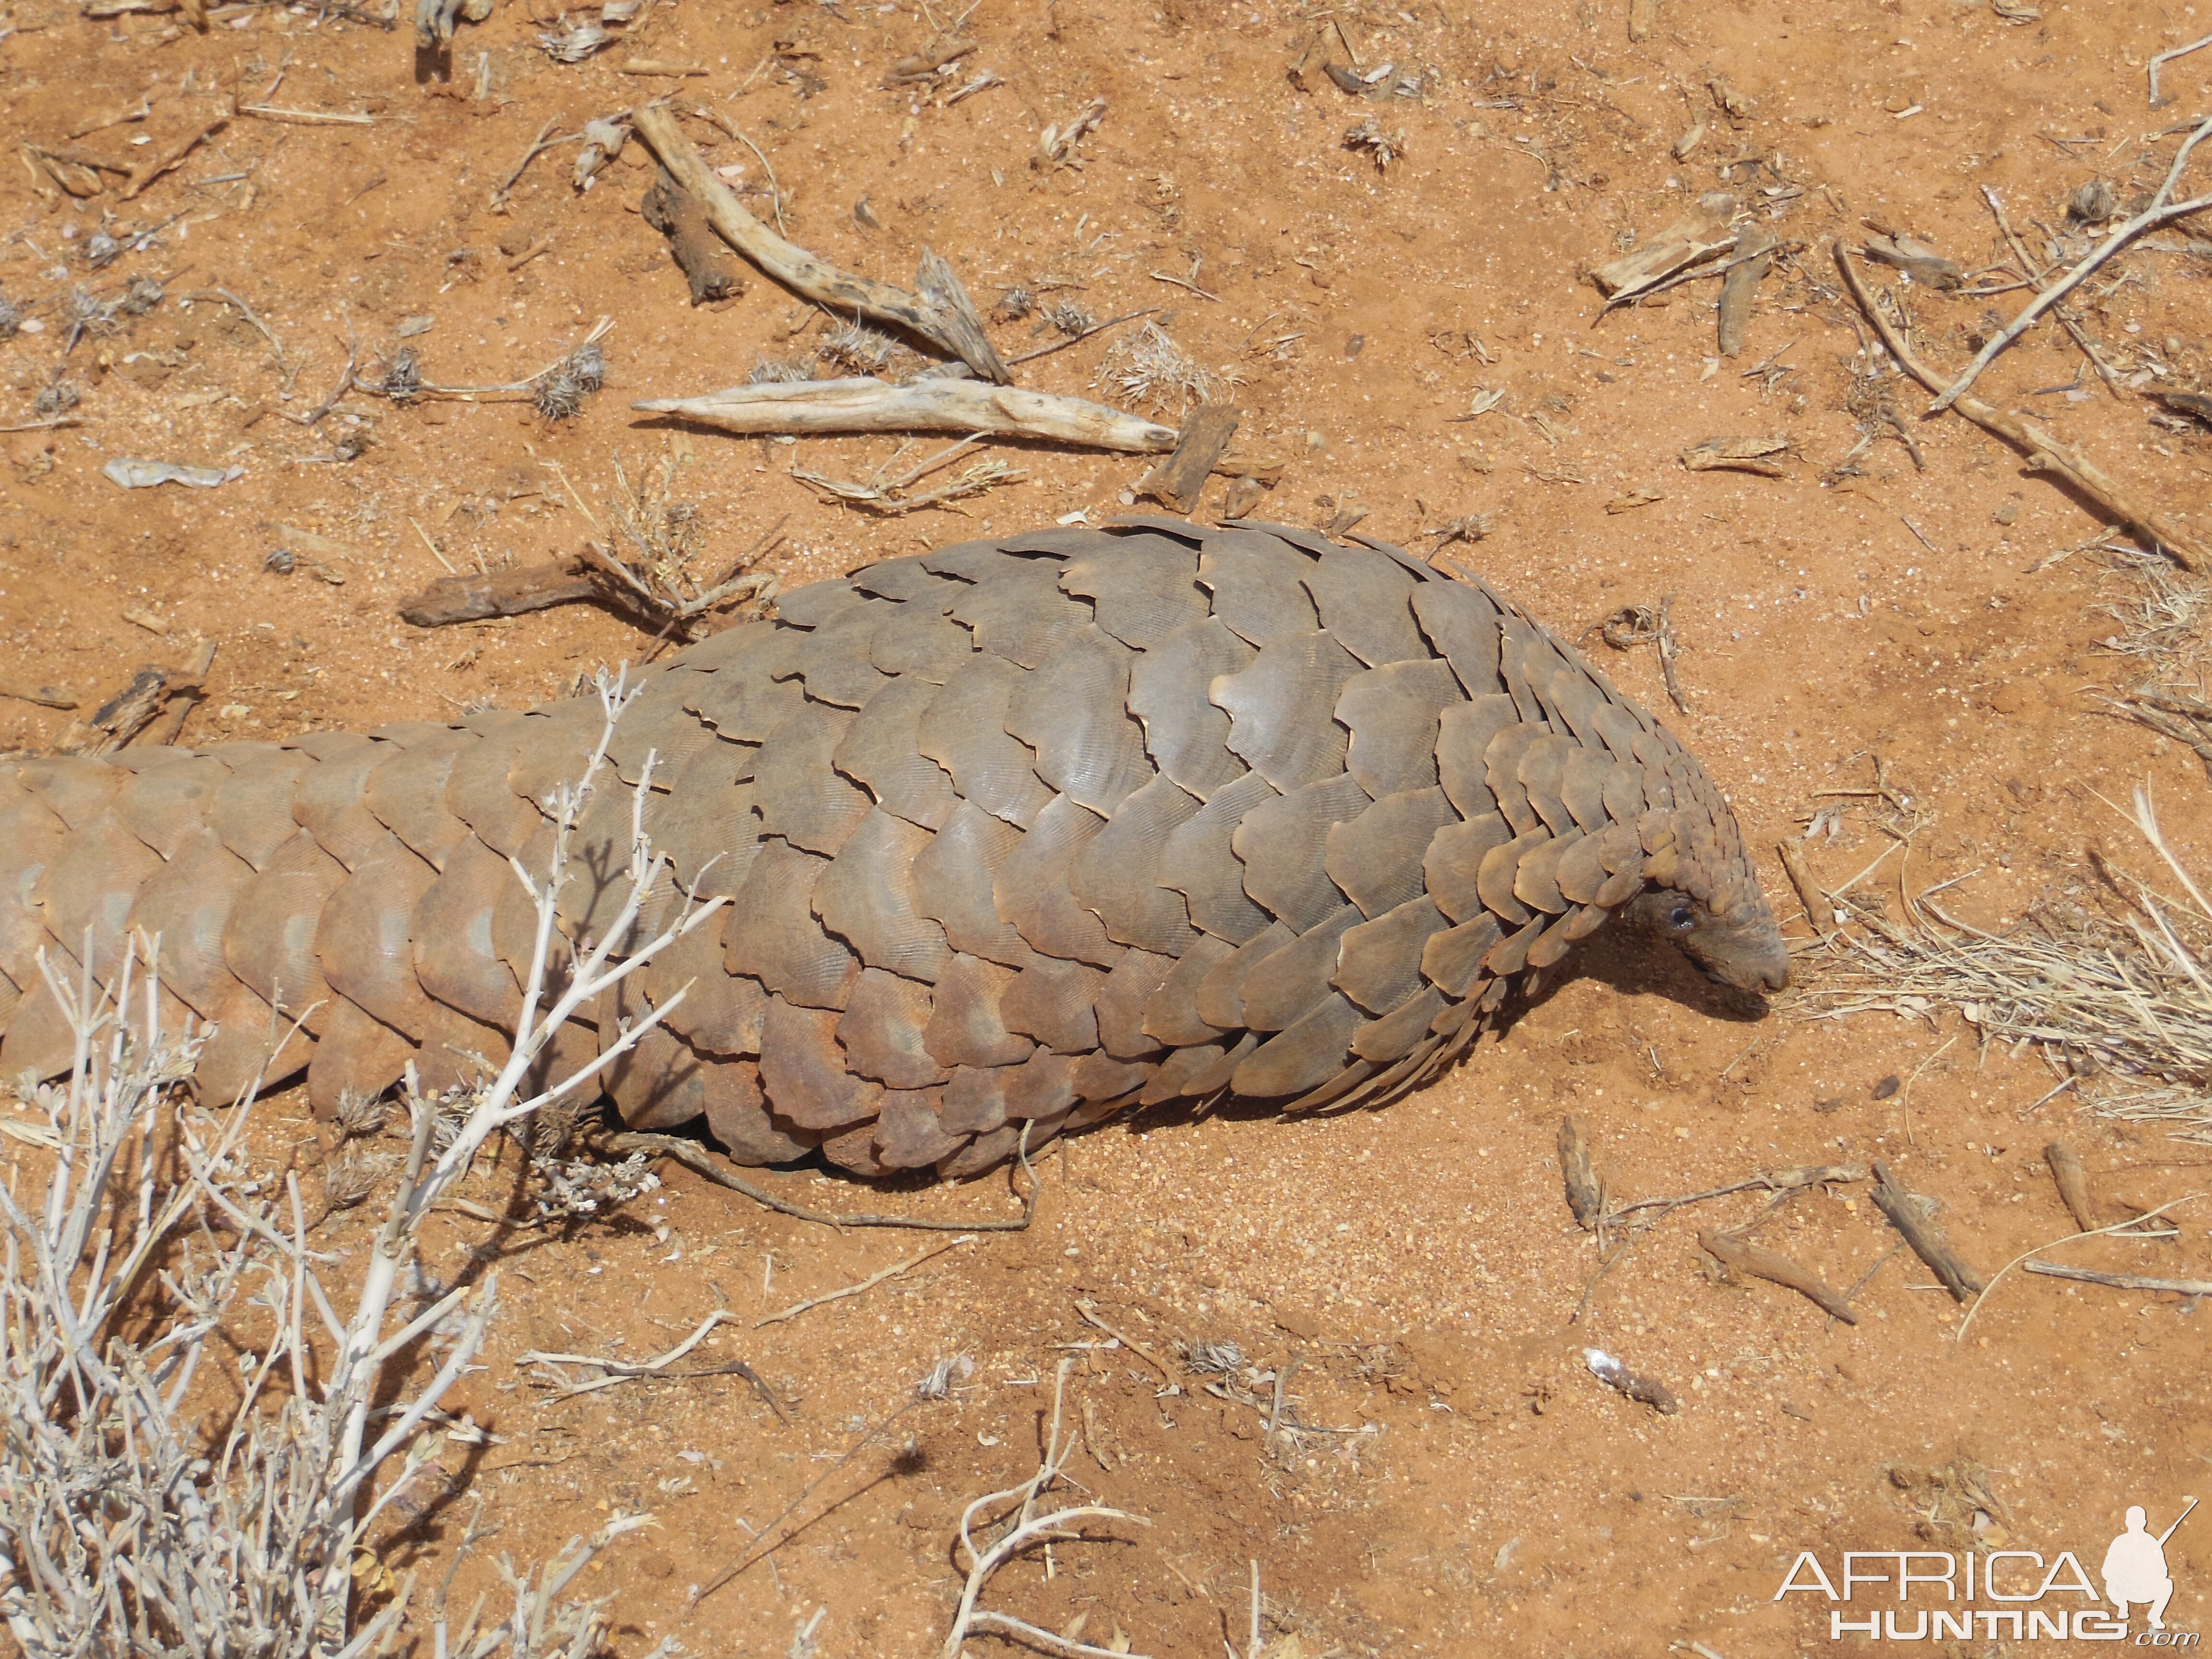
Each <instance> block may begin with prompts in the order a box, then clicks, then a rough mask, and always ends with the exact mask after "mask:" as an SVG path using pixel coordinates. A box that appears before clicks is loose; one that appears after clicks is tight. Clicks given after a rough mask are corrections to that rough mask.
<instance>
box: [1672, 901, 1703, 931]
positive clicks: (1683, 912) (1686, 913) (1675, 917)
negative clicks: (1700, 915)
mask: <svg viewBox="0 0 2212 1659" xmlns="http://www.w3.org/2000/svg"><path fill="white" fill-rule="evenodd" d="M1667 921H1668V925H1669V926H1671V927H1674V930H1675V931H1676V932H1677V933H1688V932H1689V931H1690V927H1691V924H1692V923H1693V922H1694V921H1697V917H1696V916H1695V915H1692V913H1691V911H1690V908H1689V907H1688V906H1687V905H1684V904H1678V905H1676V906H1675V907H1674V909H1673V910H1671V911H1669V912H1668V916H1667Z"/></svg>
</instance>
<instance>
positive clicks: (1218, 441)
mask: <svg viewBox="0 0 2212 1659" xmlns="http://www.w3.org/2000/svg"><path fill="white" fill-rule="evenodd" d="M1243 413H1244V411H1243V410H1240V409H1232V408H1230V407H1228V406H1227V405H1225V404H1200V405H1199V406H1198V407H1197V408H1195V409H1194V410H1191V411H1190V414H1189V415H1188V416H1187V417H1186V418H1185V419H1184V421H1183V423H1182V434H1181V435H1180V436H1179V437H1178V438H1177V439H1176V447H1175V453H1173V454H1171V455H1170V456H1169V457H1168V458H1167V459H1165V460H1164V461H1161V462H1159V463H1158V465H1155V466H1154V467H1153V468H1152V471H1150V472H1147V473H1146V475H1145V476H1144V477H1143V478H1142V479H1141V480H1139V483H1138V484H1137V493H1138V494H1139V495H1150V496H1151V497H1152V499H1153V500H1155V501H1159V502H1160V503H1162V504H1163V505H1164V506H1165V507H1167V509H1168V510H1169V511H1170V512H1171V513H1188V512H1189V511H1190V510H1191V509H1192V508H1193V507H1196V506H1197V505H1198V498H1199V496H1200V494H1201V493H1202V492H1203V491H1204V490H1205V489H1206V479H1207V478H1209V477H1212V473H1213V468H1214V465H1215V464H1216V463H1217V462H1218V461H1219V460H1220V459H1221V457H1222V454H1223V453H1224V452H1225V451H1226V450H1227V449H1228V447H1229V440H1230V439H1231V437H1233V436H1234V435H1236V431H1237V422H1238V421H1239V420H1240V419H1242V418H1243Z"/></svg>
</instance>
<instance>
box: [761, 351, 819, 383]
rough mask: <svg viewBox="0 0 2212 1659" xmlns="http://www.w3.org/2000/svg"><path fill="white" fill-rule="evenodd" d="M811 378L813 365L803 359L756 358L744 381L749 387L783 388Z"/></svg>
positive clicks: (812, 376)
mask: <svg viewBox="0 0 2212 1659" xmlns="http://www.w3.org/2000/svg"><path fill="white" fill-rule="evenodd" d="M813 378H814V365H813V364H812V363H811V362H808V361H806V360H805V359H804V358H799V357H765V356H756V357H755V358H754V359H753V367H752V373H750V374H748V375H746V376H745V381H746V384H748V385H750V386H783V385H787V384H789V383H792V382H795V381H799V380H812V379H813Z"/></svg>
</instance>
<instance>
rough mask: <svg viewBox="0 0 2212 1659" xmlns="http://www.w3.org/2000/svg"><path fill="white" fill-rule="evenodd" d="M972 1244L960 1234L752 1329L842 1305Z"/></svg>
mask: <svg viewBox="0 0 2212 1659" xmlns="http://www.w3.org/2000/svg"><path fill="white" fill-rule="evenodd" d="M973 1243H975V1235H974V1234H973V1233H963V1234H961V1236H960V1237H957V1238H948V1239H946V1240H945V1243H942V1244H933V1245H931V1246H930V1247H929V1248H928V1249H926V1250H924V1251H922V1252H921V1254H920V1255H912V1256H908V1257H907V1258H905V1259H904V1260H903V1261H894V1262H892V1263H891V1265H890V1267H884V1268H881V1269H879V1270H878V1271H877V1272H875V1273H870V1274H869V1275H868V1276H867V1277H866V1279H862V1280H860V1283H859V1284H857V1285H845V1286H843V1287H842V1289H839V1290H835V1291H825V1292H824V1293H823V1294H822V1295H820V1296H810V1297H807V1298H806V1299H805V1301H804V1302H794V1303H793V1304H791V1305H790V1306H789V1307H788V1308H786V1309H785V1310H783V1311H782V1312H781V1313H772V1314H770V1315H769V1316H768V1317H767V1318H765V1319H756V1320H755V1321H753V1328H754V1329H755V1330H758V1329H760V1328H761V1327H762V1326H763V1325H781V1323H783V1322H784V1321H785V1320H787V1319H796V1318H798V1317H799V1315H801V1314H803V1313H805V1312H806V1311H807V1310H809V1309H811V1308H819V1307H821V1306H823V1304H826V1303H830V1302H842V1301H843V1300H844V1299H845V1298H846V1297H851V1296H865V1295H866V1293H867V1292H868V1291H872V1290H873V1289H875V1288H876V1286H877V1285H880V1284H882V1283H883V1282H884V1280H885V1279H896V1278H897V1277H898V1276H899V1275H900V1274H901V1273H909V1272H911V1271H912V1270H913V1269H915V1268H916V1267H920V1266H921V1264H922V1263H923V1262H925V1261H929V1260H931V1259H932V1258H933V1257H935V1256H940V1255H944V1254H945V1252H946V1251H947V1250H950V1249H957V1248H958V1247H959V1246H960V1245H963V1244H973Z"/></svg>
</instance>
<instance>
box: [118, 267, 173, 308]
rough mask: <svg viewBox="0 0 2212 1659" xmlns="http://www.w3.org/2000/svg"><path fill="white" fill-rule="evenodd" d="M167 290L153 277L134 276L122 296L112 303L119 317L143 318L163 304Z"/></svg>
mask: <svg viewBox="0 0 2212 1659" xmlns="http://www.w3.org/2000/svg"><path fill="white" fill-rule="evenodd" d="M165 292H166V290H165V289H163V288H162V287H161V284H160V283H157V282H155V280H154V279H153V278H152V277H151V276H133V277H132V278H131V282H130V284H129V286H127V287H126V288H125V289H124V290H123V292H122V294H121V295H118V297H117V298H116V299H114V300H113V301H111V302H110V308H111V309H112V311H113V312H114V313H115V314H116V315H117V316H118V317H143V316H144V315H145V314H146V313H148V312H149V311H151V310H153V308H154V307H155V306H157V305H159V304H161V299H162V295H164V293H165Z"/></svg>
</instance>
